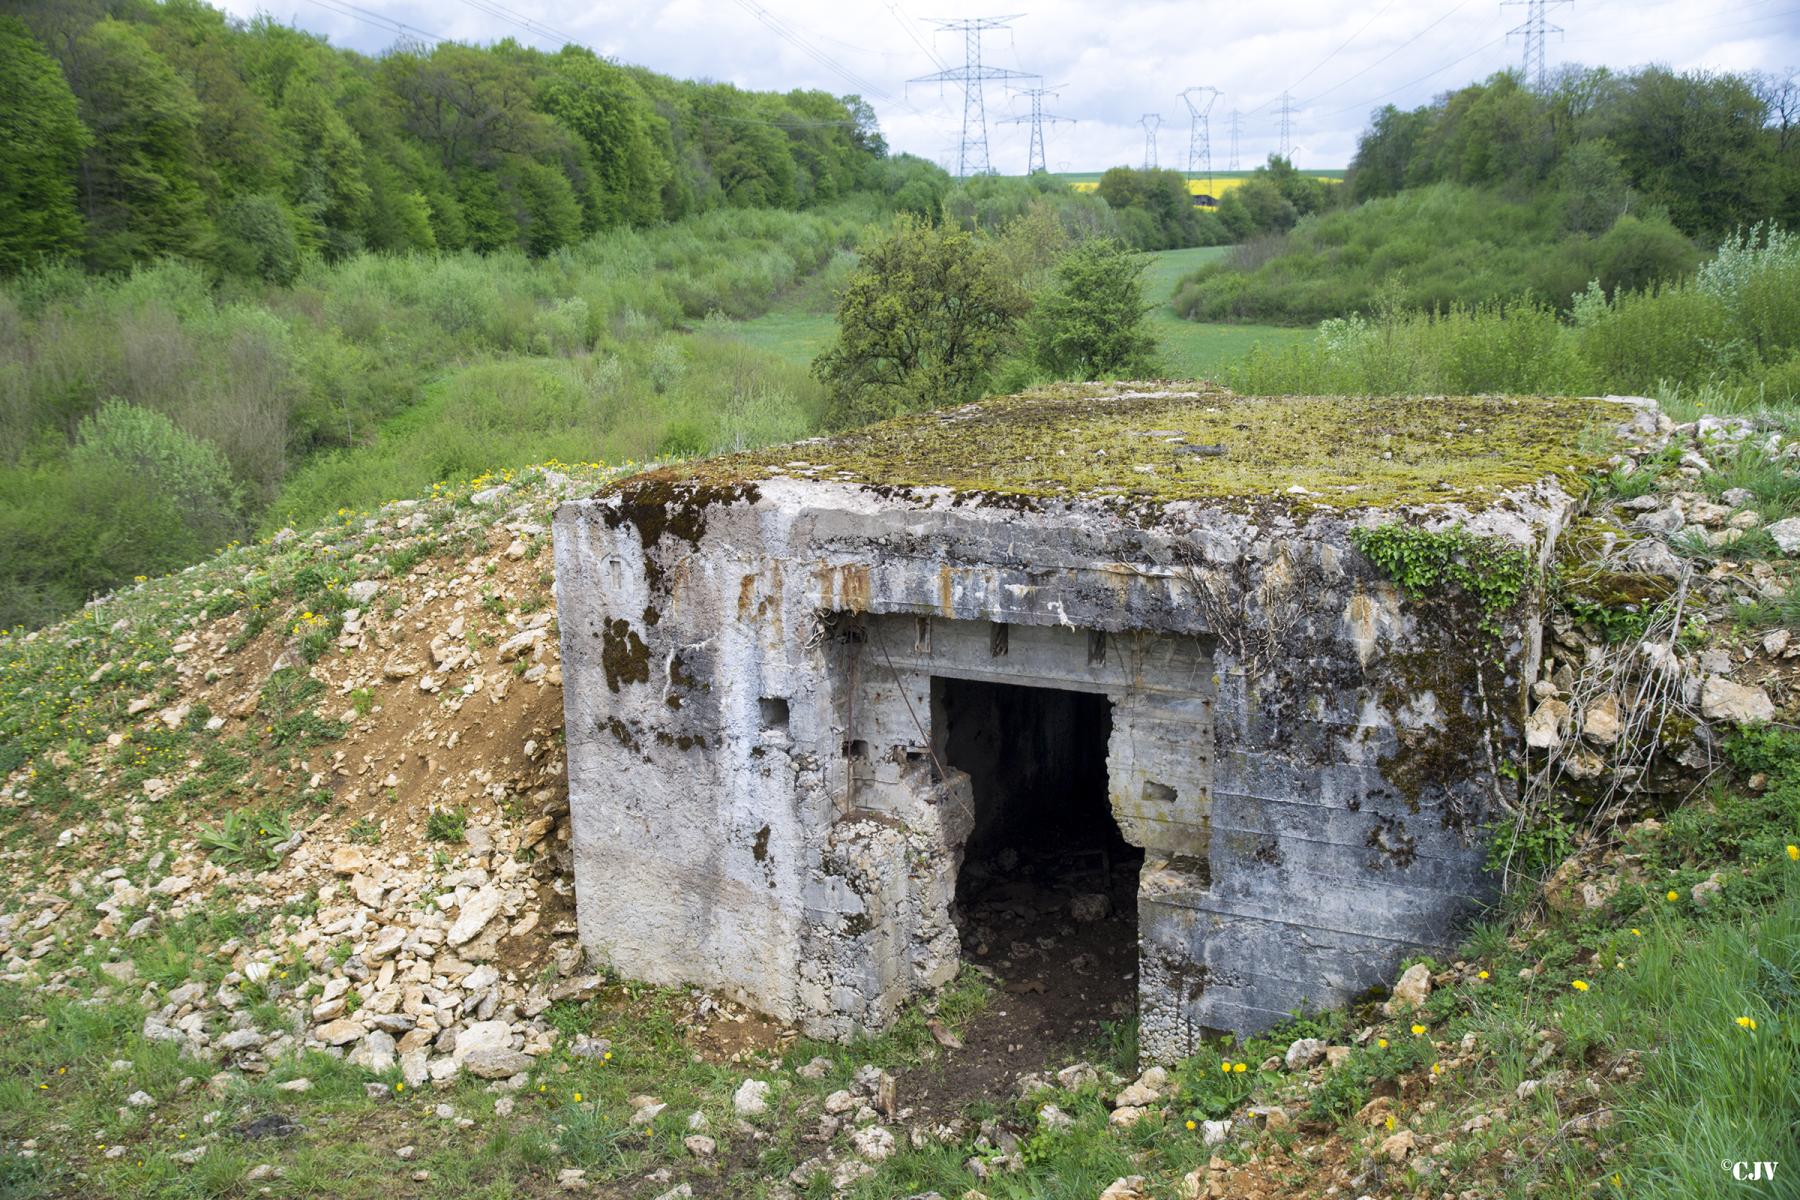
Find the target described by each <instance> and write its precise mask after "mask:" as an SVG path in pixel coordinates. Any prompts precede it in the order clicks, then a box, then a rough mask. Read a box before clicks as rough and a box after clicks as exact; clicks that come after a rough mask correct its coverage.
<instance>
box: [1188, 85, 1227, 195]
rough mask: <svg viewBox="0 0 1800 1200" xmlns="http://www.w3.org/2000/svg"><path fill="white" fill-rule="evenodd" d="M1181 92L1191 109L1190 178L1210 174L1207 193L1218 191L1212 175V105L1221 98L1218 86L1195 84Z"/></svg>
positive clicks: (1189, 132) (1189, 131) (1189, 114)
mask: <svg viewBox="0 0 1800 1200" xmlns="http://www.w3.org/2000/svg"><path fill="white" fill-rule="evenodd" d="M1179 95H1180V96H1181V100H1182V103H1184V104H1186V105H1187V109H1188V161H1187V171H1188V178H1189V179H1193V178H1195V177H1196V176H1198V175H1201V174H1204V175H1205V176H1206V194H1207V195H1208V196H1213V195H1216V193H1215V192H1214V191H1213V177H1212V126H1211V117H1212V106H1213V104H1214V103H1215V102H1216V101H1217V100H1218V98H1219V89H1218V88H1216V87H1191V88H1185V89H1183V90H1182V91H1181V92H1180V93H1179Z"/></svg>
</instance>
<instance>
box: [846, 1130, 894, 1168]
mask: <svg viewBox="0 0 1800 1200" xmlns="http://www.w3.org/2000/svg"><path fill="white" fill-rule="evenodd" d="M850 1144H851V1145H852V1146H854V1147H856V1154H857V1157H859V1158H861V1159H863V1160H865V1161H867V1162H881V1161H883V1160H885V1159H889V1158H892V1157H893V1156H894V1135H893V1134H892V1133H890V1132H888V1130H887V1129H886V1128H885V1127H884V1126H881V1125H871V1126H869V1127H868V1128H867V1129H859V1130H857V1131H856V1132H855V1133H853V1134H851V1135H850Z"/></svg>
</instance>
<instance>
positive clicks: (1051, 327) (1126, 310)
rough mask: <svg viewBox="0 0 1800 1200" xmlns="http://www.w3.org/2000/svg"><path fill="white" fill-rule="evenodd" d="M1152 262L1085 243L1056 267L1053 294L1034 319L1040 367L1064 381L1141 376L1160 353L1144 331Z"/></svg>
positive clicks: (1106, 243) (1106, 244)
mask: <svg viewBox="0 0 1800 1200" xmlns="http://www.w3.org/2000/svg"><path fill="white" fill-rule="evenodd" d="M1148 265H1149V260H1147V259H1145V258H1144V257H1142V256H1141V255H1137V254H1133V253H1131V252H1129V251H1127V250H1125V249H1124V247H1122V246H1120V245H1119V243H1117V242H1115V241H1111V240H1101V241H1091V242H1085V243H1083V244H1082V245H1080V246H1078V247H1076V248H1075V249H1074V250H1073V251H1071V252H1070V253H1069V254H1068V255H1067V256H1066V257H1065V258H1064V259H1063V260H1062V262H1061V263H1059V264H1058V265H1057V267H1056V284H1055V287H1054V289H1053V290H1052V291H1051V292H1050V293H1049V294H1048V295H1046V296H1045V297H1044V298H1043V299H1042V300H1040V301H1039V302H1038V304H1037V307H1036V308H1035V309H1034V310H1033V312H1032V315H1031V322H1030V327H1029V329H1028V331H1027V340H1028V341H1029V343H1030V345H1031V355H1032V358H1033V360H1034V361H1035V362H1036V363H1037V365H1038V366H1039V367H1041V368H1043V369H1044V370H1045V371H1048V372H1050V373H1051V374H1052V375H1053V376H1055V377H1057V378H1062V379H1098V378H1101V377H1103V376H1107V375H1114V374H1118V373H1120V372H1133V371H1139V372H1141V371H1143V370H1144V369H1145V368H1147V366H1148V365H1149V362H1150V356H1151V354H1152V352H1153V351H1154V350H1155V348H1156V339H1155V338H1154V337H1152V336H1151V335H1150V334H1149V333H1147V332H1146V331H1145V328H1144V314H1145V313H1147V312H1149V311H1150V308H1151V307H1152V306H1151V305H1149V304H1146V303H1144V287H1143V274H1144V269H1145V267H1147V266H1148Z"/></svg>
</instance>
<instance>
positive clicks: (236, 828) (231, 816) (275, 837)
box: [194, 810, 293, 870]
mask: <svg viewBox="0 0 1800 1200" xmlns="http://www.w3.org/2000/svg"><path fill="white" fill-rule="evenodd" d="M292 836H293V831H292V830H291V829H290V828H289V827H288V820H287V816H286V814H284V813H280V812H276V811H273V810H269V811H265V812H229V813H226V814H225V817H224V819H223V820H221V821H220V822H219V823H218V824H217V825H215V826H202V827H201V828H200V830H199V831H198V832H197V833H196V834H195V835H194V838H195V840H196V841H198V842H199V843H200V846H201V848H202V849H204V850H205V851H206V852H207V854H208V855H209V856H210V857H211V858H212V859H213V861H215V862H217V863H220V864H221V865H223V866H227V867H251V868H254V869H257V870H262V869H264V868H267V867H270V866H273V865H274V863H275V862H276V861H277V860H278V859H279V857H280V855H279V853H278V852H277V847H279V846H280V845H281V844H282V843H284V842H286V841H287V840H288V839H289V838H290V837H292Z"/></svg>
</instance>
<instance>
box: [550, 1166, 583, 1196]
mask: <svg viewBox="0 0 1800 1200" xmlns="http://www.w3.org/2000/svg"><path fill="white" fill-rule="evenodd" d="M556 1186H557V1187H559V1188H561V1189H562V1190H563V1191H565V1192H585V1191H587V1189H588V1188H589V1187H590V1186H591V1185H590V1184H589V1183H588V1181H587V1172H586V1171H584V1170H582V1169H581V1168H580V1167H564V1168H563V1169H562V1170H560V1171H558V1172H557V1173H556Z"/></svg>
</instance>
